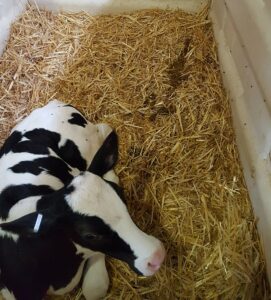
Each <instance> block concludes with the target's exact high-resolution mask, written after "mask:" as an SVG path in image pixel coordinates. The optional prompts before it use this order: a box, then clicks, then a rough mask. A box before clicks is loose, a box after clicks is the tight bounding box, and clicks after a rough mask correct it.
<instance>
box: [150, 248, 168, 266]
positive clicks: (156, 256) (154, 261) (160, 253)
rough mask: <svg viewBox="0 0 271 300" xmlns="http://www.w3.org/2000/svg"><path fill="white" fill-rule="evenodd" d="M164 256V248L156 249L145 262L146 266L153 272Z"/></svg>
mask: <svg viewBox="0 0 271 300" xmlns="http://www.w3.org/2000/svg"><path fill="white" fill-rule="evenodd" d="M164 258H165V249H164V248H163V247H161V248H160V249H159V250H156V251H155V252H154V253H153V255H152V256H151V258H150V260H149V261H148V263H147V268H148V269H149V270H151V271H153V272H155V271H158V270H159V268H160V267H161V265H162V263H163V261H164Z"/></svg>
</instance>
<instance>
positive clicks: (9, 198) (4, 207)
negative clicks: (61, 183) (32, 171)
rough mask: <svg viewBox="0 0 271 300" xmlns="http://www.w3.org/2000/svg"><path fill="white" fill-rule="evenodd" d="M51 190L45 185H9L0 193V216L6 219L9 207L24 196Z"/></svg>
mask: <svg viewBox="0 0 271 300" xmlns="http://www.w3.org/2000/svg"><path fill="white" fill-rule="evenodd" d="M52 192H54V190H53V189H52V188H51V187H49V186H47V185H32V184H21V185H10V186H8V187H6V188H5V189H4V190H3V191H2V192H1V194H0V217H1V218H2V219H7V218H8V215H9V211H10V209H11V207H12V206H13V205H15V204H16V203H17V202H19V201H20V200H22V199H24V198H27V197H30V196H39V195H45V194H49V193H52Z"/></svg>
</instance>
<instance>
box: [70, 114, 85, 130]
mask: <svg viewBox="0 0 271 300" xmlns="http://www.w3.org/2000/svg"><path fill="white" fill-rule="evenodd" d="M71 116H72V118H71V119H69V120H68V122H69V123H70V124H74V125H78V126H81V127H86V125H87V120H86V119H85V118H84V117H83V116H82V115H81V114H79V113H72V115H71Z"/></svg>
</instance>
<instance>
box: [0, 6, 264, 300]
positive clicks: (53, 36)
mask: <svg viewBox="0 0 271 300" xmlns="http://www.w3.org/2000/svg"><path fill="white" fill-rule="evenodd" d="M79 41H80V43H79ZM0 72H1V73H2V75H1V80H2V84H1V87H0V88H1V90H0V99H1V103H0V106H1V107H0V109H1V126H2V130H1V134H2V138H4V137H5V136H6V135H7V133H8V130H9V128H10V127H11V126H12V125H13V124H14V122H15V121H16V120H17V119H19V118H21V117H22V116H23V115H25V114H26V113H27V112H29V111H30V110H31V109H33V108H34V107H36V106H39V105H41V104H43V103H45V102H47V101H48V100H49V99H50V98H52V97H54V96H55V94H56V95H57V96H58V98H60V99H61V100H64V101H67V102H69V103H72V104H73V105H75V106H76V107H78V108H79V109H81V110H82V111H83V112H84V113H85V114H86V115H87V116H88V118H89V120H91V121H95V122H96V121H99V122H101V121H105V122H107V123H109V124H111V125H112V126H114V127H115V128H116V130H117V132H118V134H119V136H120V161H119V164H118V167H117V172H118V174H119V176H120V178H121V181H122V184H123V185H124V187H125V190H126V197H127V200H128V207H129V211H130V213H131V215H132V216H133V219H134V220H135V221H136V223H137V224H138V225H139V227H140V228H142V229H143V230H145V231H147V232H148V233H151V234H153V235H155V236H157V237H158V238H160V239H161V240H162V241H163V242H164V243H165V246H166V248H167V252H168V255H167V259H166V261H165V264H164V266H163V268H162V269H161V271H160V272H158V274H157V275H156V276H155V277H152V278H140V277H137V276H136V275H135V274H134V273H133V272H132V271H130V270H129V268H128V267H127V266H126V265H125V264H123V263H121V262H117V261H115V260H108V269H109V272H110V277H111V288H110V292H109V295H108V297H106V299H125V300H127V299H266V298H268V296H269V289H268V285H267V280H266V271H265V262H264V258H263V254H262V250H261V246H260V242H259V237H258V234H257V231H256V225H255V220H254V217H253V213H252V208H251V204H250V201H249V198H248V194H247V190H246V187H245V184H244V179H243V175H242V170H241V167H240V164H239V158H238V152H237V148H236V144H235V138H234V134H233V129H232V125H231V113H230V107H229V101H228V99H227V97H226V95H225V93H224V90H223V87H222V83H221V76H220V73H219V65H218V60H217V54H216V46H215V43H214V37H213V32H212V27H211V23H210V21H209V20H208V19H207V10H204V11H203V12H202V13H201V14H199V15H189V14H186V13H183V12H181V11H176V12H168V11H164V12H162V11H155V10H152V11H144V12H139V13H133V14H130V15H123V16H103V17H97V18H92V17H89V16H87V15H86V14H76V15H71V14H62V15H59V16H53V15H52V14H50V13H46V12H39V11H37V10H36V9H34V8H29V9H28V11H27V12H26V13H25V14H24V15H23V17H22V18H21V19H20V20H19V21H18V22H17V23H16V24H15V26H14V27H13V36H12V38H11V40H10V42H9V45H8V49H7V51H6V53H5V55H4V56H3V59H2V60H1V61H0ZM74 295H75V294H73V296H67V297H66V298H67V299H73V298H74V297H75V296H74ZM76 297H77V298H78V299H79V298H80V292H79V293H77V296H76Z"/></svg>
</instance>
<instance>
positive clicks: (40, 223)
mask: <svg viewBox="0 0 271 300" xmlns="http://www.w3.org/2000/svg"><path fill="white" fill-rule="evenodd" d="M56 221H57V217H56V216H54V215H51V214H50V213H49V212H48V210H44V211H42V212H33V213H31V214H28V215H26V216H23V217H21V218H19V219H16V220H14V221H11V222H7V223H2V224H0V228H1V229H3V230H5V231H9V232H12V233H16V234H19V235H21V236H34V235H37V234H45V233H47V232H48V231H50V230H52V229H53V228H54V225H55V223H56Z"/></svg>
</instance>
